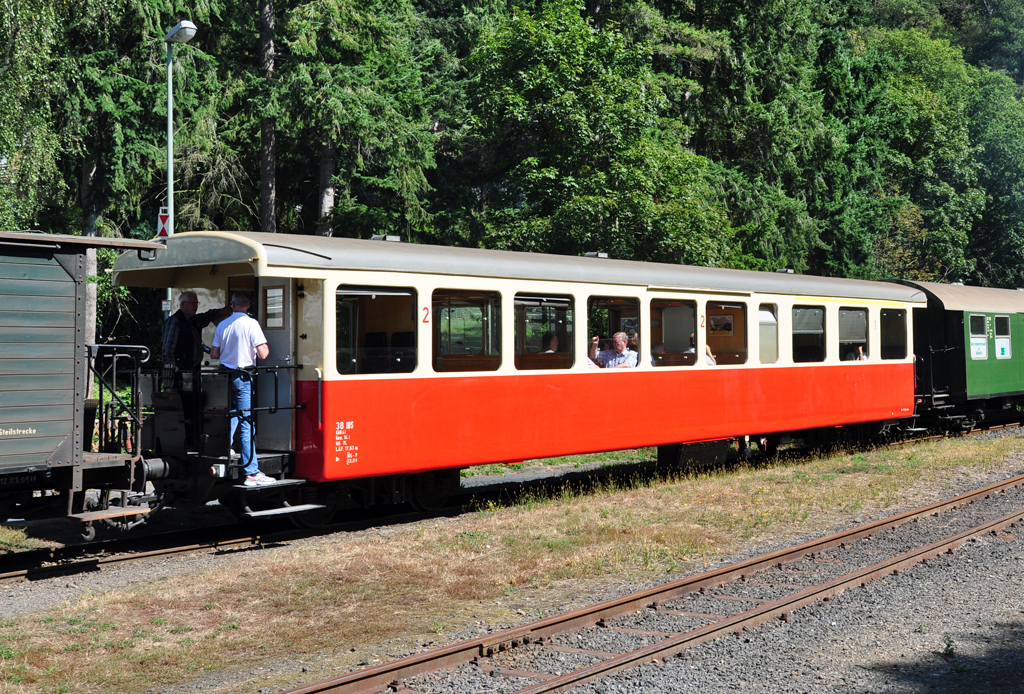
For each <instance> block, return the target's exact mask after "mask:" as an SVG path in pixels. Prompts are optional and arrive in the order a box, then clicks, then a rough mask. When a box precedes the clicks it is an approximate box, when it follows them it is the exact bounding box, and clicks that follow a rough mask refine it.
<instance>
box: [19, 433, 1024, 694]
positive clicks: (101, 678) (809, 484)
mask: <svg viewBox="0 0 1024 694" xmlns="http://www.w3.org/2000/svg"><path fill="white" fill-rule="evenodd" d="M1021 451H1024V438H1021V437H1006V438H1002V439H995V440H970V439H963V440H948V441H939V442H931V443H921V444H916V445H913V446H908V447H905V448H891V449H882V450H876V451H870V452H858V453H852V454H850V453H848V454H837V455H832V456H828V457H825V458H821V459H816V460H810V461H799V462H776V463H775V464H773V465H770V466H767V467H746V468H740V469H735V470H731V471H717V472H712V473H703V474H692V475H679V476H677V477H674V478H671V479H667V480H655V481H645V482H638V483H636V484H632V485H626V486H624V487H619V488H617V487H615V486H606V487H604V488H602V489H599V490H597V491H589V492H587V493H586V494H581V493H579V492H577V491H574V490H573V489H570V488H565V489H563V490H562V491H561V492H560V493H557V494H555V495H553V496H551V497H537V496H534V497H527V498H524V499H522V500H521V501H519V502H518V503H516V504H514V505H511V506H508V507H498V506H491V507H489V508H487V509H484V510H481V511H478V512H476V513H472V514H467V515H464V516H462V517H459V518H456V519H452V520H446V521H437V522H431V523H425V524H418V525H413V526H407V527H401V528H393V529H386V530H382V531H371V532H368V533H362V534H360V535H357V536H354V537H352V538H347V539H344V540H337V539H336V540H335V541H334V543H333V544H332V543H331V542H330V541H322V542H317V543H316V544H309V545H306V546H297V547H295V546H293V547H290V548H287V549H285V550H278V551H263V552H256V553H249V554H247V555H243V556H241V557H240V558H239V559H238V560H237V561H236V562H234V563H233V564H231V565H230V566H229V567H228V568H227V569H225V568H221V569H219V570H217V571H215V572H214V571H210V572H207V573H203V574H198V575H192V576H181V577H175V578H171V579H166V580H163V581H160V582H158V583H156V584H155V585H154V584H151V585H148V586H146V587H145V589H144V590H137V591H125V592H118V593H111V594H107V595H98V596H91V597H88V598H86V599H84V600H82V601H80V602H79V603H78V604H77V605H75V606H66V607H64V608H63V609H59V610H53V611H49V612H45V613H38V614H33V615H26V616H23V617H21V618H19V619H16V620H13V621H11V622H8V623H4V624H0V692H3V693H7V692H19V693H20V692H30V691H31V692H59V691H76V692H81V691H86V692H88V691H118V692H133V691H145V690H147V689H152V688H154V687H160V686H161V685H166V684H170V683H176V682H182V681H191V680H195V679H200V678H203V677H204V676H205V677H209V676H210V675H211V671H214V672H226V671H230V670H232V669H233V668H238V667H240V666H251V665H253V664H254V663H256V662H258V661H261V660H264V659H265V658H267V657H272V658H273V659H275V662H291V663H295V662H296V661H298V662H302V661H307V662H308V661H309V660H310V659H311V658H312V659H316V657H317V656H318V655H320V656H322V657H323V658H324V660H322V661H321V662H323V663H328V664H330V665H331V667H334V668H346V667H351V666H353V665H355V664H357V661H360V660H361V661H362V662H368V663H372V662H373V657H372V655H369V654H368V653H369V651H368V650H367V649H374V648H376V649H377V652H378V653H379V655H378V658H384V657H385V655H384V654H385V652H390V653H395V652H396V651H398V650H401V649H405V648H411V647H414V646H415V645H416V644H418V643H422V642H424V641H425V640H428V639H433V638H437V636H438V635H439V634H442V633H448V632H451V631H456V630H460V629H464V628H466V627H467V626H468V625H470V624H472V622H473V620H474V619H476V618H479V617H480V616H483V617H485V618H486V619H487V620H489V621H490V622H491V623H494V622H496V621H497V622H500V621H515V620H517V619H524V618H526V617H532V616H535V614H536V611H533V612H532V613H531V614H529V615H524V613H523V611H520V615H523V616H519V617H517V616H516V614H515V609H516V607H517V606H524V605H527V604H529V605H533V606H537V605H538V604H540V603H542V602H545V601H546V602H547V603H549V604H555V603H559V602H561V603H564V602H566V601H567V600H568V598H567V597H566V596H567V593H568V590H564V589H567V588H568V589H569V590H573V591H575V592H576V594H577V595H585V592H584V591H583V590H581V589H580V586H589V585H593V584H594V583H595V582H604V583H608V582H629V581H633V580H643V579H650V578H653V577H655V576H659V575H663V574H664V573H666V572H681V571H689V570H692V569H695V568H701V567H702V566H703V565H704V564H705V563H706V562H707V561H709V560H710V559H711V558H712V557H715V556H718V555H721V554H724V553H728V552H732V551H735V550H737V549H739V548H741V547H743V546H749V545H750V544H752V543H755V544H756V543H758V542H763V541H764V539H765V538H771V540H772V541H778V540H781V539H788V538H790V537H793V536H796V535H803V534H807V533H810V532H813V531H816V530H820V529H823V528H825V527H827V526H831V525H834V524H835V523H836V522H837V521H838V520H841V518H842V516H843V515H849V514H855V515H856V514H860V513H862V512H864V511H865V510H866V509H884V508H888V507H891V506H894V505H918V504H922V503H925V502H926V501H927V500H929V499H930V498H931V497H932V496H942V495H944V494H946V493H948V491H947V489H946V488H948V487H949V486H950V485H951V481H950V480H951V479H952V477H953V475H954V471H958V474H969V475H971V476H975V475H977V476H980V475H981V474H982V473H985V472H988V471H990V470H992V469H993V468H995V467H997V466H999V465H1000V464H1002V461H1003V460H1004V458H1005V457H1006V456H1008V455H1010V454H1013V453H1018V452H1021ZM552 588H553V589H554V590H551V589H552ZM553 595H557V596H558V597H557V599H555V600H554V601H552V600H550V599H547V600H546V599H545V596H548V597H549V598H550V596H553ZM509 598H511V599H512V603H511V604H510V603H509ZM350 648H356V649H357V651H356V654H355V655H352V654H351V653H348V649H350ZM296 668H297V666H296ZM327 674H328V672H324V673H323V676H327ZM292 676H293V679H292V683H293V684H294V677H295V674H294V670H293V675H292ZM261 677H262V676H261ZM310 677H313V675H310ZM254 680H255V678H253V679H250V680H248V681H247V682H237V681H234V680H232V681H231V683H230V685H228V684H224V685H222V687H223V689H222V691H240V690H251V691H255V689H256V688H257V686H259V687H264V686H267V685H268V684H270V683H272V682H275V680H274V679H273V678H271V680H270V682H268V681H267V680H266V679H265V678H264V679H263V680H262V681H254ZM285 681H286V680H276V682H277V684H281V683H284V682H285Z"/></svg>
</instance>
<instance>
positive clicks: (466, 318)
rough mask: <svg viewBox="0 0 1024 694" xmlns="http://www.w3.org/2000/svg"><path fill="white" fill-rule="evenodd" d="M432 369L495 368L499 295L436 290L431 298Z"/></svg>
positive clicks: (498, 362)
mask: <svg viewBox="0 0 1024 694" xmlns="http://www.w3.org/2000/svg"><path fill="white" fill-rule="evenodd" d="M433 313H434V316H433V323H434V371H497V369H498V367H499V366H501V295H500V294H498V292H484V291H474V290H459V289H437V290H435V291H434V297H433Z"/></svg>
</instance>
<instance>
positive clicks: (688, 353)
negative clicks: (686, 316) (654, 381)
mask: <svg viewBox="0 0 1024 694" xmlns="http://www.w3.org/2000/svg"><path fill="white" fill-rule="evenodd" d="M659 302H660V303H664V304H666V305H664V306H656V304H658V303H659ZM666 308H690V310H691V311H692V312H693V332H692V333H691V336H692V337H693V342H694V344H693V345H692V346H687V347H683V348H682V349H683V351H682V352H669V351H668V349H669V348H667V347H665V342H666V340H665V309H666ZM655 309H659V310H661V314H660V316H661V317H660V318H658V319H657V320H659V321H660V323H659V325H658V328H659V329H660V330H661V337H662V339H661V340H660V341H658V342H655V341H654V337H653V330H654V327H655V326H654V321H655V318H654V311H655ZM699 310H700V307H699V306H698V305H697V301H696V300H695V299H682V298H670V297H664V296H657V297H652V298H651V300H650V306H649V307H648V312H649V314H650V317H649V318H648V320H649V321H650V328H649V329H650V331H652V334H651V338H650V341H651V359H650V361H651V366H653V367H655V368H659V369H662V368H671V367H680V366H682V367H690V366H693V365H694V364H696V363H697V353H698V351H699V349H700V335H699V333H700V329H699V328H698V323H699V321H698V316H699ZM658 344H660V345H662V347H664V348H665V351H664V352H661V353H656V352H655V351H654V346H655V345H658ZM672 349H679V348H677V347H672Z"/></svg>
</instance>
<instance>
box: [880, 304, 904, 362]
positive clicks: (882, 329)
mask: <svg viewBox="0 0 1024 694" xmlns="http://www.w3.org/2000/svg"><path fill="white" fill-rule="evenodd" d="M887 311H891V312H893V313H894V314H898V315H900V316H901V317H902V319H903V331H902V333H901V334H902V336H903V341H902V343H901V346H902V348H903V350H902V353H901V354H900V356H898V357H888V356H886V350H887V349H891V348H892V345H887V344H886V342H885V336H886V328H885V325H884V322H885V319H886V312H887ZM909 327H910V324H909V321H908V320H907V309H905V308H885V307H883V308H881V309H879V311H878V356H879V359H881V360H883V361H899V360H902V359H906V358H907V355H908V354H909V353H910V335H909V334H908V333H909V330H908V328H909Z"/></svg>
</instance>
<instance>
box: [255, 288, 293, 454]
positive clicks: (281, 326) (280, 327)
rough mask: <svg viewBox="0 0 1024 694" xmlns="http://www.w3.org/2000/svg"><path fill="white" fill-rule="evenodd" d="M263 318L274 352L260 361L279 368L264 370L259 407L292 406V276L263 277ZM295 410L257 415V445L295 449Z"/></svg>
mask: <svg viewBox="0 0 1024 694" xmlns="http://www.w3.org/2000/svg"><path fill="white" fill-rule="evenodd" d="M257 306H258V308H259V321H260V325H262V326H263V334H264V335H266V336H267V347H269V348H270V355H269V356H268V357H267V359H266V360H265V361H263V362H261V363H260V366H263V367H274V366H277V367H287V368H279V369H278V370H277V374H276V378H275V374H274V373H273V372H270V371H262V370H261V371H260V373H259V376H258V377H257V378H258V383H257V397H256V406H257V407H291V406H292V404H293V403H294V395H293V394H294V382H295V371H294V369H292V368H291V367H292V366H293V365H294V363H295V342H294V341H295V315H294V311H293V308H294V306H295V290H294V286H293V280H292V278H290V277H261V278H260V282H259V298H258V301H257ZM293 414H294V410H279V411H277V412H273V413H272V412H269V411H262V412H258V413H257V414H256V446H257V448H259V449H260V450H266V451H291V450H294V446H293V444H292V441H293V438H292V424H293Z"/></svg>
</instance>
